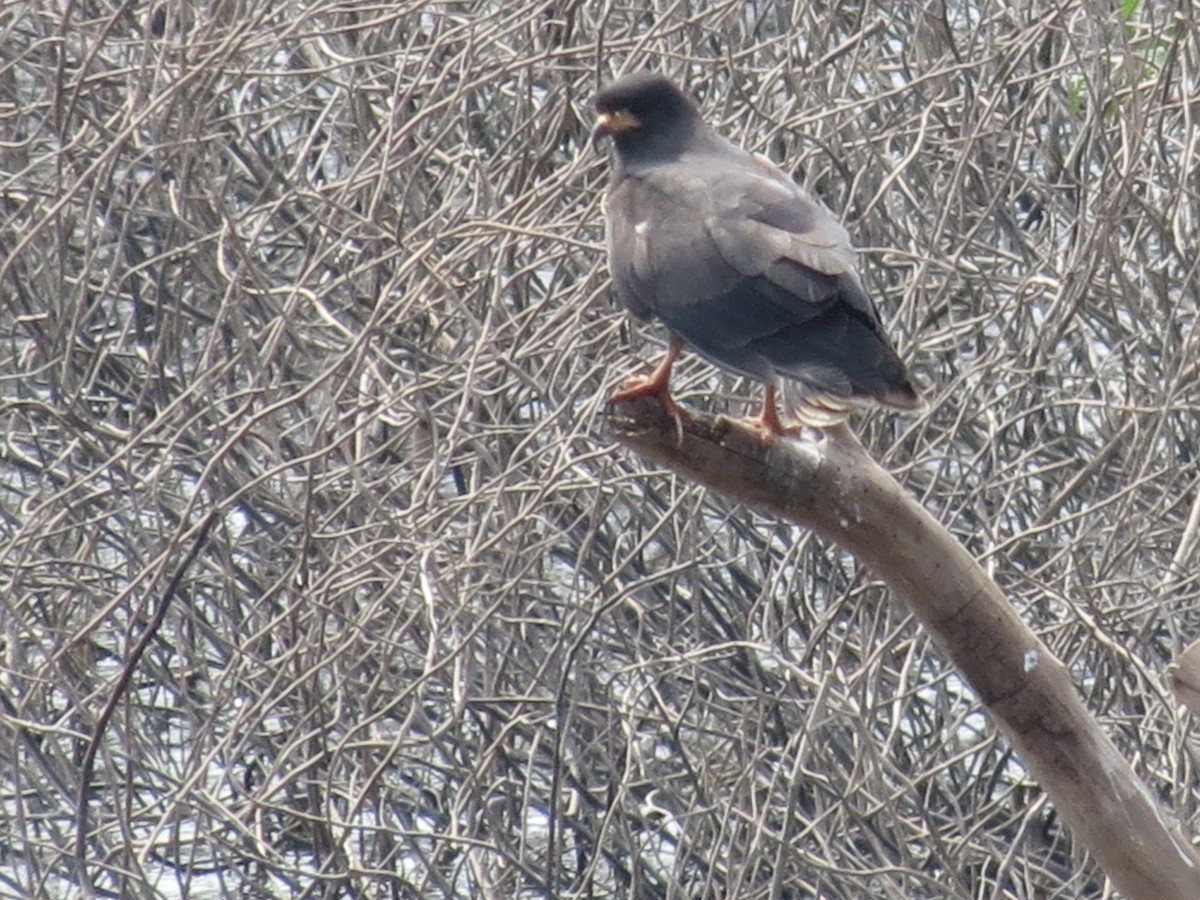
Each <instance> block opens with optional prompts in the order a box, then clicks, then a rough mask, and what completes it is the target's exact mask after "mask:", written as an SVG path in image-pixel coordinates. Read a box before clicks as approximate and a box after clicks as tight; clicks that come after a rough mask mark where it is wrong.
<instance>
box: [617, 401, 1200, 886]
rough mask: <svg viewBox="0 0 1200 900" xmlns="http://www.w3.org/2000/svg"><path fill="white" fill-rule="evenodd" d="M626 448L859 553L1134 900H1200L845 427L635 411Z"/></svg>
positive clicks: (1038, 664)
mask: <svg viewBox="0 0 1200 900" xmlns="http://www.w3.org/2000/svg"><path fill="white" fill-rule="evenodd" d="M611 424H612V427H613V430H614V432H615V433H616V437H617V439H618V440H619V441H620V442H621V443H623V444H625V445H627V446H629V447H631V448H632V449H634V450H636V451H638V452H639V453H641V454H642V455H644V456H646V457H648V458H650V459H652V460H654V461H656V462H659V463H662V464H663V465H666V466H668V467H669V468H671V469H673V470H675V471H676V472H678V473H680V474H682V475H684V476H686V477H688V478H691V479H694V480H695V481H697V482H699V483H700V484H703V485H706V486H707V487H709V488H712V489H713V490H716V491H719V492H721V493H723V494H726V495H728V496H730V497H732V498H734V499H736V500H739V501H740V502H742V503H744V504H746V505H747V506H750V507H753V508H754V509H757V510H759V511H762V512H766V513H771V514H774V515H777V516H779V517H781V518H784V519H787V520H789V521H792V522H795V523H797V524H800V525H804V526H807V527H809V528H811V529H813V530H814V531H816V532H817V533H819V534H821V535H823V536H824V537H826V538H828V539H830V540H832V541H835V542H837V543H838V544H840V545H841V546H843V547H845V548H846V549H848V550H850V551H851V552H852V553H854V554H855V556H857V557H858V558H859V559H860V560H862V561H863V562H864V563H865V564H866V565H867V566H869V567H870V568H871V569H872V570H873V571H874V572H875V573H876V574H877V575H878V576H879V577H880V578H882V579H883V580H884V581H885V582H886V583H887V584H888V586H889V587H890V588H891V589H892V591H893V593H894V594H896V595H897V596H899V597H900V598H901V599H903V600H904V602H905V603H906V604H907V605H908V607H909V609H911V610H912V612H913V613H914V614H915V615H916V617H917V618H918V619H919V620H920V621H921V623H922V624H923V625H924V626H925V628H926V629H928V631H929V633H930V634H931V635H932V636H933V638H934V640H935V641H936V642H937V644H938V646H939V647H941V649H942V650H943V652H945V653H946V655H947V656H949V657H950V659H951V660H952V661H953V662H954V664H955V665H956V666H957V667H958V668H959V670H960V671H961V672H962V674H963V675H964V676H965V677H966V679H967V680H968V681H969V682H970V683H971V685H972V686H973V687H974V689H975V690H976V692H978V694H979V696H980V697H981V698H982V699H983V702H984V704H985V705H986V706H987V708H988V710H989V712H990V713H991V714H992V717H993V718H994V719H995V721H996V723H997V724H998V725H999V726H1000V728H1001V730H1002V731H1003V732H1004V734H1005V735H1006V736H1007V738H1008V739H1009V741H1011V743H1012V745H1013V747H1014V749H1015V750H1016V751H1017V753H1018V754H1019V755H1020V757H1021V759H1022V760H1023V761H1024V763H1025V765H1026V766H1027V767H1028V768H1029V770H1030V771H1031V772H1032V773H1033V775H1034V776H1035V777H1036V778H1037V779H1038V781H1039V782H1040V783H1041V785H1042V787H1043V788H1044V789H1045V791H1046V793H1047V794H1048V795H1049V796H1050V799H1051V800H1052V801H1053V802H1054V805H1055V807H1056V808H1057V810H1058V811H1059V813H1060V814H1061V815H1062V817H1063V819H1064V820H1065V821H1066V822H1067V823H1068V824H1069V825H1070V827H1071V828H1072V830H1073V832H1074V833H1075V835H1076V836H1077V837H1078V839H1079V840H1080V841H1081V842H1082V843H1083V844H1084V845H1086V846H1087V847H1088V849H1089V850H1091V852H1092V853H1093V855H1094V856H1095V857H1096V859H1097V861H1099V863H1100V865H1101V866H1102V867H1103V868H1104V870H1105V872H1106V873H1107V874H1108V875H1109V877H1110V878H1111V879H1112V881H1113V883H1114V884H1115V885H1116V886H1117V887H1118V888H1119V889H1120V890H1121V891H1122V892H1123V893H1124V894H1125V895H1126V896H1127V897H1130V898H1133V900H1140V898H1147V900H1168V898H1172V900H1173V898H1179V900H1195V898H1197V897H1200V857H1198V856H1197V855H1196V853H1195V851H1194V849H1193V848H1192V846H1191V844H1190V843H1188V842H1187V841H1186V840H1184V839H1183V837H1182V836H1181V835H1180V833H1179V831H1178V829H1177V827H1176V826H1175V825H1173V824H1172V823H1170V822H1169V821H1168V818H1167V816H1166V815H1165V814H1164V812H1163V811H1162V810H1161V809H1160V808H1159V806H1158V804H1157V803H1156V802H1155V800H1154V798H1153V797H1152V796H1151V795H1150V793H1149V791H1148V790H1147V789H1146V787H1145V786H1144V785H1143V784H1142V783H1141V781H1139V780H1138V778H1137V776H1136V775H1135V774H1134V772H1133V769H1132V768H1131V767H1130V765H1129V763H1128V762H1127V761H1126V760H1125V759H1124V757H1122V756H1121V754H1120V753H1119V752H1118V751H1117V748H1116V747H1115V746H1114V745H1113V743H1112V742H1111V741H1110V740H1109V738H1108V736H1107V735H1106V734H1105V733H1104V732H1103V731H1102V730H1101V728H1100V726H1099V724H1098V723H1097V722H1096V720H1095V719H1093V718H1092V716H1091V715H1090V714H1089V713H1088V711H1087V709H1086V708H1085V707H1084V705H1083V702H1082V700H1081V699H1080V697H1079V694H1078V693H1077V692H1076V690H1075V688H1074V686H1073V685H1072V683H1071V680H1070V677H1069V676H1068V674H1067V671H1066V669H1065V667H1064V666H1063V665H1062V663H1060V662H1059V661H1058V660H1057V659H1055V658H1054V656H1053V655H1052V654H1051V653H1050V651H1049V650H1048V649H1047V648H1046V646H1045V645H1044V644H1043V643H1042V642H1041V641H1040V640H1039V639H1038V637H1037V636H1036V635H1035V634H1034V633H1033V632H1032V631H1031V630H1030V629H1029V628H1028V627H1026V625H1025V624H1024V623H1023V622H1022V621H1021V620H1020V618H1019V617H1018V616H1017V615H1016V613H1015V612H1014V611H1013V609H1012V607H1011V606H1010V605H1009V603H1008V602H1007V600H1005V598H1004V596H1003V595H1002V594H1001V593H1000V590H999V588H997V587H996V585H995V584H994V583H993V582H992V581H991V580H990V579H989V578H988V577H987V575H986V574H985V573H984V571H983V569H982V568H981V567H980V566H979V564H978V563H976V562H975V560H974V559H973V558H972V557H971V556H970V555H969V554H968V553H967V552H966V550H964V549H963V548H962V546H960V545H959V544H958V542H956V541H955V540H954V538H953V537H951V536H950V534H949V533H948V532H947V531H946V530H945V529H944V528H943V527H942V526H941V525H940V524H939V523H938V522H937V521H935V520H934V519H933V517H932V516H930V515H929V514H928V513H927V512H926V511H925V510H924V509H923V508H922V507H921V505H920V504H918V503H917V502H916V501H914V500H913V499H912V498H910V497H909V496H908V495H907V494H906V493H905V492H904V491H903V489H902V488H901V487H900V485H898V484H897V483H896V481H895V480H894V479H893V478H892V477H891V476H890V475H888V473H887V472H885V471H884V470H883V469H881V468H880V467H879V466H878V465H876V464H875V462H874V461H873V460H872V459H871V458H870V457H869V456H868V455H867V453H866V452H865V451H864V450H863V448H862V445H861V444H859V443H858V440H857V439H856V438H855V437H854V435H853V434H852V433H851V432H850V431H849V430H848V429H845V428H838V429H834V430H831V431H829V432H827V436H826V438H825V439H824V440H822V441H820V442H819V443H812V442H805V441H793V440H778V441H776V442H775V443H774V444H773V445H769V446H768V445H767V444H765V443H764V442H763V441H762V440H761V437H760V436H759V434H757V433H756V432H754V431H751V430H749V429H747V428H745V427H744V426H742V425H739V424H737V423H731V422H728V421H726V420H723V419H713V418H710V417H693V416H690V415H689V416H686V417H685V418H684V419H683V420H682V421H676V420H674V419H672V418H671V417H670V416H668V415H667V413H666V412H665V410H664V409H663V408H662V407H661V406H659V405H658V401H657V400H656V399H655V398H643V399H639V400H635V401H631V402H628V403H623V404H621V405H620V406H619V407H618V408H617V410H616V412H615V413H614V415H613V417H612V419H611Z"/></svg>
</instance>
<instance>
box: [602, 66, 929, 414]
mask: <svg viewBox="0 0 1200 900" xmlns="http://www.w3.org/2000/svg"><path fill="white" fill-rule="evenodd" d="M596 109H597V112H598V113H599V118H598V123H597V129H596V134H595V137H596V138H597V139H599V138H600V137H604V136H609V137H611V138H612V140H613V143H614V145H615V150H616V152H615V154H614V160H613V169H612V179H611V182H610V185H609V189H608V195H607V198H606V201H605V212H606V218H607V230H608V247H609V261H610V265H611V268H612V277H613V284H614V288H615V293H616V296H617V298H618V300H619V301H620V302H621V303H622V304H623V305H624V306H626V307H628V308H629V309H630V310H631V311H632V312H633V313H634V314H635V315H637V316H639V317H640V318H643V319H651V318H657V319H659V320H660V321H662V322H663V323H664V324H665V325H666V326H667V328H669V329H670V330H671V332H672V333H673V335H676V336H678V338H681V339H682V340H683V342H684V343H686V344H687V345H689V346H691V347H692V348H693V349H695V350H696V351H697V352H699V353H700V354H701V355H702V356H704V357H705V358H706V359H708V360H710V361H711V362H713V363H715V364H717V365H718V366H721V367H723V368H726V369H729V370H732V371H734V372H738V373H740V374H742V375H747V376H749V377H751V378H755V379H757V380H759V381H762V382H765V383H766V384H768V385H769V386H773V385H774V383H775V380H776V378H777V376H783V377H784V378H785V379H787V380H789V381H790V382H792V384H791V385H790V390H789V392H788V395H787V396H788V400H789V407H790V412H791V413H792V414H793V415H794V416H797V417H798V418H799V419H800V420H801V421H803V422H805V423H806V424H813V425H818V426H820V425H828V424H831V423H832V422H835V421H839V420H840V419H841V418H844V416H845V414H846V412H847V411H848V410H850V409H851V408H853V407H855V406H857V405H860V404H862V403H864V402H870V401H874V402H878V403H882V404H884V405H887V406H892V407H897V408H900V409H913V408H916V407H918V406H919V405H920V400H919V399H918V397H917V393H916V391H915V390H914V389H913V387H912V384H911V383H910V381H909V378H908V374H907V372H906V370H905V367H904V364H903V363H902V362H901V361H900V358H899V357H898V356H897V355H896V353H895V351H894V350H893V349H892V347H891V344H890V343H889V342H888V340H887V337H886V336H885V335H884V333H883V329H882V327H881V325H880V320H879V314H878V312H877V311H876V309H875V305H874V304H873V303H872V302H871V299H870V298H869V297H868V296H867V294H866V293H865V292H864V290H863V287H862V284H861V282H860V281H859V278H858V275H857V273H856V272H855V254H854V251H853V249H852V248H851V246H850V239H849V235H848V234H847V233H846V230H845V229H844V228H843V227H842V226H841V224H840V223H839V222H838V221H837V220H836V219H835V218H834V217H833V215H832V214H831V213H830V212H829V211H828V210H827V209H826V208H825V207H824V206H823V205H821V204H820V203H819V202H818V201H817V200H815V199H814V198H813V197H811V196H810V195H809V194H808V193H807V192H805V191H804V190H803V189H802V188H801V187H800V186H799V185H797V184H796V183H795V182H793V181H792V180H791V179H790V178H788V177H787V176H786V175H784V174H783V173H782V172H781V171H780V170H779V169H777V168H776V167H775V166H773V165H771V164H770V163H769V162H767V161H766V160H765V159H762V158H760V157H757V156H754V155H753V154H751V153H748V152H746V151H745V150H743V149H741V148H739V147H737V146H736V145H734V144H733V143H731V142H730V141H728V140H726V139H725V138H724V137H722V136H721V135H719V134H717V133H716V132H715V131H714V130H713V129H712V128H710V127H709V126H708V125H707V124H706V123H704V122H703V121H702V120H701V118H700V116H699V114H698V112H697V111H696V108H695V106H693V104H692V103H691V101H690V100H689V99H688V98H687V97H686V96H685V95H684V94H683V93H682V92H681V91H680V90H679V89H678V88H676V87H675V85H673V84H672V83H671V82H669V81H668V80H667V79H665V78H663V77H661V76H659V75H654V74H650V73H641V74H637V75H631V76H626V77H625V78H622V79H620V80H619V81H617V82H616V83H614V84H613V85H611V86H610V87H608V88H606V89H605V90H603V91H601V92H600V94H599V95H598V96H597V98H596ZM669 369H670V361H669V360H668V362H667V363H666V372H665V374H664V378H665V377H666V376H668V375H669ZM665 392H666V390H665V382H664V383H663V393H665ZM768 402H770V403H771V404H772V410H771V411H770V413H769V414H770V415H771V416H772V417H773V416H774V410H773V405H774V391H773V389H772V390H771V391H769V393H768ZM767 415H768V411H767V410H766V409H764V421H766V417H767Z"/></svg>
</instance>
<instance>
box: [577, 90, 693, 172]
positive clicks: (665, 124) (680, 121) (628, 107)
mask: <svg viewBox="0 0 1200 900" xmlns="http://www.w3.org/2000/svg"><path fill="white" fill-rule="evenodd" d="M700 125H701V121H700V115H699V113H697V112H696V107H695V106H694V105H693V104H692V101H691V100H689V99H688V98H687V96H686V95H685V94H684V93H683V91H681V90H679V88H677V87H676V86H675V85H674V84H672V83H671V82H670V81H668V80H667V79H666V78H664V77H663V76H661V75H657V74H655V73H653V72H638V73H636V74H633V75H626V76H625V77H624V78H621V79H618V80H617V81H615V82H613V83H612V84H610V85H609V86H608V87H606V88H605V89H604V90H602V91H601V92H600V93H599V94H597V95H596V127H595V129H594V130H593V131H592V144H593V145H595V144H598V143H599V142H600V140H601V139H602V138H606V137H611V138H612V139H613V143H614V144H615V145H616V147H617V153H618V155H619V156H620V157H621V158H622V159H623V160H625V161H627V162H633V161H636V160H639V159H643V158H645V159H649V158H655V157H663V156H671V155H677V154H678V153H679V152H681V151H682V150H683V148H684V146H685V145H686V144H687V142H688V139H689V138H690V137H691V135H692V134H693V133H694V132H695V130H696V129H697V127H698V126H700Z"/></svg>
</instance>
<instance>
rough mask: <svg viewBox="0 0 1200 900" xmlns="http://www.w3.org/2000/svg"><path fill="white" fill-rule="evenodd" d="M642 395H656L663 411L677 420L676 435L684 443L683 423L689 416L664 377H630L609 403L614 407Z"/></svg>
mask: <svg viewBox="0 0 1200 900" xmlns="http://www.w3.org/2000/svg"><path fill="white" fill-rule="evenodd" d="M641 397H654V398H656V399H657V400H658V402H659V405H660V406H662V408H663V411H664V412H665V413H666V414H667V415H668V416H670V417H671V419H672V421H674V422H675V431H676V436H677V437H678V439H679V443H680V444H682V443H683V423H684V421H685V420H686V419H688V418H689V416H688V414H687V413H686V412H685V411H684V409H683V407H682V406H680V405H679V404H678V403H676V402H675V398H674V397H672V396H671V392H670V391H669V390H668V389H667V383H666V381H664V380H663V379H662V378H659V377H656V376H655V375H651V376H649V377H635V378H630V379H629V380H627V381H626V382H624V383H623V384H622V385H621V386H620V387H619V388H617V390H616V392H615V393H614V394H613V395H612V396H611V397H609V398H608V405H609V406H610V407H613V406H617V405H618V404H621V403H628V402H629V401H630V400H637V399H639V398H641Z"/></svg>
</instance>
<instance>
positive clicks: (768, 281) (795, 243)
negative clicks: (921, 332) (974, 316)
mask: <svg viewBox="0 0 1200 900" xmlns="http://www.w3.org/2000/svg"><path fill="white" fill-rule="evenodd" d="M722 161H723V160H722V159H721V158H713V157H697V158H689V157H686V156H685V157H684V158H682V159H680V160H678V161H674V162H671V163H668V164H663V165H659V166H655V167H651V168H649V169H647V170H645V171H644V172H641V173H639V174H638V175H636V176H630V177H628V178H626V179H624V180H623V181H622V182H621V183H620V184H619V185H618V186H616V187H615V188H614V190H613V191H612V192H611V194H610V197H609V203H608V223H609V242H610V248H611V251H612V252H611V257H612V264H613V276H614V282H615V285H616V289H617V294H618V297H619V298H620V299H621V300H622V301H623V302H624V303H625V304H626V305H627V306H629V307H630V308H631V309H632V310H633V311H634V312H635V313H638V314H639V315H641V316H642V317H649V316H652V315H653V316H658V317H659V318H661V319H662V320H663V321H664V322H665V323H666V324H667V325H668V326H669V327H671V328H673V329H675V330H676V331H678V332H679V333H681V334H682V335H683V336H684V337H685V338H688V339H689V340H691V341H692V342H693V343H697V344H699V345H701V346H709V345H711V344H712V343H713V342H714V341H715V342H717V343H718V344H731V345H732V344H740V343H745V342H747V341H752V340H754V339H756V338H759V337H763V336H765V335H767V334H770V333H773V332H775V331H777V330H778V329H779V328H780V327H782V326H786V325H788V324H799V323H802V322H805V321H807V320H809V319H811V318H813V317H815V316H818V315H820V314H821V313H822V312H823V311H824V310H825V309H826V308H827V307H828V306H830V305H831V304H834V303H838V302H841V303H846V304H848V305H849V306H850V307H851V308H852V309H853V310H854V311H855V312H856V313H858V314H859V315H862V316H863V317H864V318H866V319H868V320H869V321H870V322H871V323H872V324H873V325H876V326H877V324H878V315H877V313H876V311H875V307H874V305H873V304H872V303H871V301H870V299H869V298H868V297H867V295H866V293H865V292H864V291H862V289H861V287H859V284H858V277H857V275H856V274H855V271H854V251H853V249H852V248H851V246H850V239H849V235H847V233H846V230H845V229H844V228H843V227H842V226H841V225H840V224H839V223H838V221H837V220H836V219H835V218H834V217H833V215H832V214H831V213H830V212H829V211H828V210H827V209H825V207H824V206H822V205H820V203H818V202H817V201H816V200H814V199H812V198H811V197H809V196H808V195H807V194H806V193H804V191H803V190H802V189H801V188H800V187H799V186H797V185H795V184H794V183H792V182H791V181H790V180H788V179H787V178H786V177H785V176H783V175H782V174H781V173H779V172H778V170H775V169H774V168H773V167H770V166H769V164H768V163H765V162H763V161H759V160H758V159H756V158H755V157H752V156H750V155H749V154H741V155H739V156H737V157H734V158H733V159H731V160H726V161H725V162H726V163H727V164H725V165H722ZM748 279H753V280H754V282H755V283H756V284H757V285H758V287H759V289H757V290H754V291H745V290H740V291H738V290H735V289H737V288H738V286H739V285H742V284H744V283H745V282H746V281H747V280H748ZM731 292H735V293H736V298H734V297H732V296H731ZM697 332H704V334H699V333H697Z"/></svg>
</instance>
